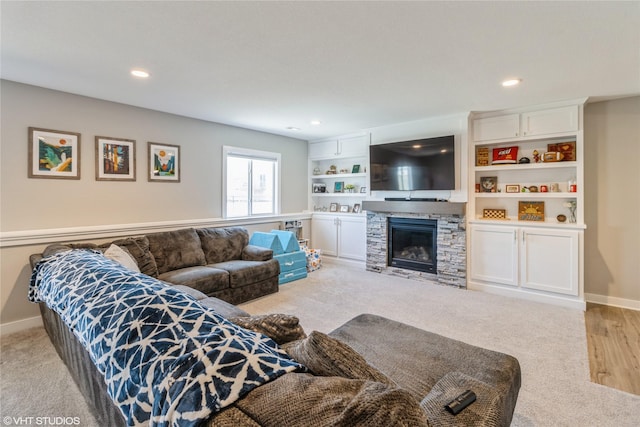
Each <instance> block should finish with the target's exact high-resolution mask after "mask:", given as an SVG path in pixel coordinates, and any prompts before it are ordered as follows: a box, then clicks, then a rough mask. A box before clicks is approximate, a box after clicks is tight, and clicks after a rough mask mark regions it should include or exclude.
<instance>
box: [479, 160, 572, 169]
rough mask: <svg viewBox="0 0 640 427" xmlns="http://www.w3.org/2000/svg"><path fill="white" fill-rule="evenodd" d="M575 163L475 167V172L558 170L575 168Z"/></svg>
mask: <svg viewBox="0 0 640 427" xmlns="http://www.w3.org/2000/svg"><path fill="white" fill-rule="evenodd" d="M575 165H576V162H573V161H572V162H548V163H524V164H514V165H494V166H476V171H478V172H481V171H504V170H519V171H523V170H527V169H558V168H575Z"/></svg>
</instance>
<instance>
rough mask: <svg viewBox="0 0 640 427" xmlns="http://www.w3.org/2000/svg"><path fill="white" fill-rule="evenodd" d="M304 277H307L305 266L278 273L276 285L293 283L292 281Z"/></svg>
mask: <svg viewBox="0 0 640 427" xmlns="http://www.w3.org/2000/svg"><path fill="white" fill-rule="evenodd" d="M305 277H307V267H306V266H305V267H303V268H298V269H296V270H291V271H287V272H285V273H280V276H278V284H280V285H282V284H283V283H288V282H293V281H294V280H298V279H304V278H305Z"/></svg>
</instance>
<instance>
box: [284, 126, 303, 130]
mask: <svg viewBox="0 0 640 427" xmlns="http://www.w3.org/2000/svg"><path fill="white" fill-rule="evenodd" d="M285 129H287V130H300V128H297V127H295V126H287V127H286V128H285Z"/></svg>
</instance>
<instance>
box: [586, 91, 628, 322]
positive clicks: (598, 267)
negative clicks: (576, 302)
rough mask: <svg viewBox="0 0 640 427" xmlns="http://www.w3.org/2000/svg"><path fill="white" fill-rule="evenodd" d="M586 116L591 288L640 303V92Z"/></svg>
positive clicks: (597, 294) (608, 297)
mask: <svg viewBox="0 0 640 427" xmlns="http://www.w3.org/2000/svg"><path fill="white" fill-rule="evenodd" d="M584 116H585V118H584V122H585V137H584V141H585V168H584V172H585V222H586V224H587V230H586V232H585V293H587V294H591V295H587V298H588V299H590V300H592V301H596V302H603V303H604V302H606V303H610V304H613V305H626V306H635V307H636V308H639V309H640V285H639V284H640V165H639V164H638V161H639V160H640V96H636V97H631V98H623V99H618V100H613V101H604V102H597V103H593V104H587V106H586V107H585V112H584Z"/></svg>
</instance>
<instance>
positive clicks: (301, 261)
mask: <svg viewBox="0 0 640 427" xmlns="http://www.w3.org/2000/svg"><path fill="white" fill-rule="evenodd" d="M274 258H275V259H276V260H278V262H279V263H280V273H284V272H287V271H291V270H298V269H300V268H304V269H305V270H306V268H307V254H306V253H305V252H304V251H298V252H292V253H289V254H282V255H276V256H274Z"/></svg>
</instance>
